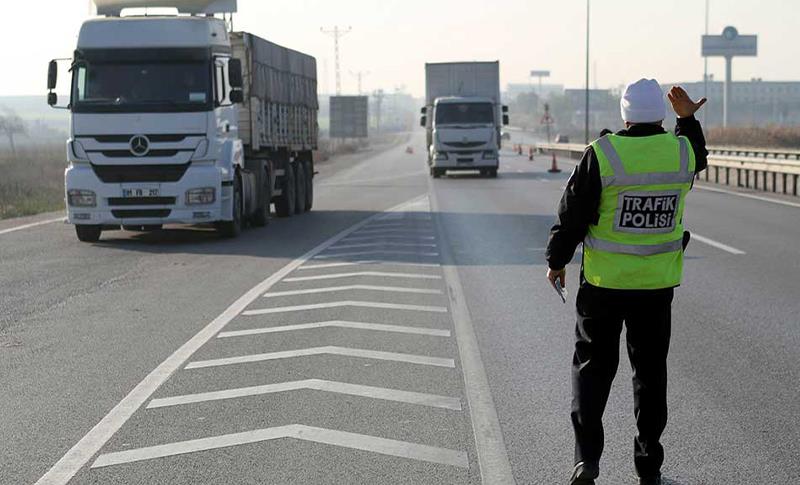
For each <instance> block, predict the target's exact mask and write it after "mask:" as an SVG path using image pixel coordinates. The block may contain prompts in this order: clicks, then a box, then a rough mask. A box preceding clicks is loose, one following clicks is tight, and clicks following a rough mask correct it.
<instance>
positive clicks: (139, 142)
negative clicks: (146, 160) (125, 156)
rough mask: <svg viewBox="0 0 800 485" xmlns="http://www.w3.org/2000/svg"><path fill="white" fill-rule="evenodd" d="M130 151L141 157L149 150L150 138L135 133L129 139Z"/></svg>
mask: <svg viewBox="0 0 800 485" xmlns="http://www.w3.org/2000/svg"><path fill="white" fill-rule="evenodd" d="M130 147H131V153H133V154H134V156H137V157H143V156H145V155H147V154H148V152H150V140H148V139H147V137H146V136H144V135H136V136H134V137H133V138H131V141H130Z"/></svg>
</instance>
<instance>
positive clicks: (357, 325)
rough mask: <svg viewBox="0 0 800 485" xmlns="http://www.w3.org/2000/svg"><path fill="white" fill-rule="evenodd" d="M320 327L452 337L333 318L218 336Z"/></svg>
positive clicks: (446, 333) (431, 330)
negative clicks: (326, 320)
mask: <svg viewBox="0 0 800 485" xmlns="http://www.w3.org/2000/svg"><path fill="white" fill-rule="evenodd" d="M318 328H350V329H355V330H373V331H376V332H394V333H408V334H413V335H428V336H431V337H450V330H440V329H437V328H425V327H409V326H406V325H385V324H382V323H365V322H348V321H344V320H333V321H330V322H314V323H301V324H297V325H282V326H280V327H267V328H255V329H251V330H236V331H231V332H222V333H220V334H219V335H217V338H233V337H249V336H252V335H261V334H269V333H281V332H296V331H301V330H313V329H318Z"/></svg>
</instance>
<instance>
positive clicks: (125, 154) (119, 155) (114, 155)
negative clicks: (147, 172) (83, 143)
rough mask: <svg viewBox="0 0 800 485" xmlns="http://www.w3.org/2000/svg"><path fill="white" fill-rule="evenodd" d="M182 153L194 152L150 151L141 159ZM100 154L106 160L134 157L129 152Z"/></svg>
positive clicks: (166, 156)
mask: <svg viewBox="0 0 800 485" xmlns="http://www.w3.org/2000/svg"><path fill="white" fill-rule="evenodd" d="M182 151H184V152H193V151H194V150H150V151H149V152H147V155H143V156H142V157H141V158H157V157H160V158H168V157H174V156H175V155H177V154H178V153H180V152H182ZM88 153H95V152H88ZM100 153H102V154H103V156H104V157H107V158H131V157H133V156H134V155H133V154H132V153H131V151H130V150H101V151H100Z"/></svg>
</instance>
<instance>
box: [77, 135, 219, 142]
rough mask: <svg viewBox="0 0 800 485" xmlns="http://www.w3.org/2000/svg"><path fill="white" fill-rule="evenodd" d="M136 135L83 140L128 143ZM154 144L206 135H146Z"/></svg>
mask: <svg viewBox="0 0 800 485" xmlns="http://www.w3.org/2000/svg"><path fill="white" fill-rule="evenodd" d="M134 136H136V135H93V136H84V137H82V138H94V140H95V141H97V142H98V143H128V142H130V141H131V138H133V137H134ZM145 136H147V139H148V140H150V141H151V142H152V143H180V142H182V141H183V140H185V139H187V138H189V137H204V136H206V135H205V134H203V133H201V134H197V135H145Z"/></svg>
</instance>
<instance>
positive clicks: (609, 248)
mask: <svg viewBox="0 0 800 485" xmlns="http://www.w3.org/2000/svg"><path fill="white" fill-rule="evenodd" d="M583 244H585V245H586V247H588V248H591V249H596V250H598V251H606V252H608V253H616V254H632V255H634V256H653V255H656V254H664V253H673V252H675V251H680V250H681V249H683V239H681V240H679V241H670V242H668V243H664V244H651V245H645V244H622V243H615V242H611V241H606V240H604V239H598V238H596V237H592V236H586V239H584V240H583Z"/></svg>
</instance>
